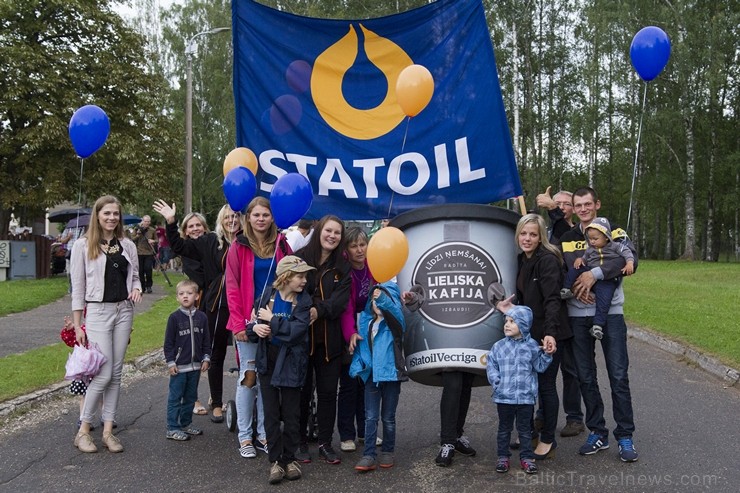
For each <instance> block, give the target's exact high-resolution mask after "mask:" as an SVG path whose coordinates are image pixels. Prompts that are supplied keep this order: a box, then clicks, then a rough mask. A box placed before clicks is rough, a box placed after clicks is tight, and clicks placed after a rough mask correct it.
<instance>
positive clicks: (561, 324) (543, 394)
mask: <svg viewBox="0 0 740 493" xmlns="http://www.w3.org/2000/svg"><path fill="white" fill-rule="evenodd" d="M515 242H516V245H517V247H519V249H520V250H521V252H522V253H520V254H519V257H518V262H519V271H518V274H517V279H516V297H517V300H518V302H519V304H521V305H526V306H528V307H529V308H531V309H532V313H533V315H534V319H533V321H532V329H531V336H532V339H534V340H535V341H537V342H541V343H542V345H543V346H544V347H545V352H546V353H548V354H552V363H551V364H550V366H549V367H548V368H547V370H545V372H544V373H539V374H538V384H539V398H540V406H541V408H542V413H543V420H544V424H543V428H542V431H541V432H540V441H539V444H538V445H537V448H536V449H535V451H534V455H535V458H536V459H539V460H543V459H546V458H548V457H552V456H553V455H554V452H555V448H557V442H556V441H555V428H556V426H557V419H558V409H559V407H560V402H559V399H558V393H557V388H556V386H555V382H556V378H557V375H558V368H559V366H560V361H561V358H562V354H563V352H564V351H566V350H569V349H570V339H571V338H572V337H573V333H572V332H571V330H570V325H569V323H568V310H567V308H566V305H565V302H564V301H563V300H562V299H560V289H561V288H562V286H563V276H564V273H565V271H564V267H563V257H562V255H561V254H560V250H558V249H557V248H556V247H555V246H553V245H552V244H551V243H550V242H549V241H548V240H547V229H546V227H545V221H544V219H542V217H541V216H539V215H538V214H527V215H526V216H524V217H522V218H521V219H520V220H519V223H518V224H517V227H516V235H515ZM510 300H511V298H509V299H508V300H505V301H503V302H501V303H499V304H498V305H497V308H498V309H499V310H501V311H503V312H506V311H507V310H508V309H509V308H510V307H511V306H512V305H511V302H510ZM533 436H534V435H533Z"/></svg>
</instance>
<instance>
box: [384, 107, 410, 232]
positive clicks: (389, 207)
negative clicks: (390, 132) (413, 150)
mask: <svg viewBox="0 0 740 493" xmlns="http://www.w3.org/2000/svg"><path fill="white" fill-rule="evenodd" d="M410 122H411V117H410V116H409V117H406V130H405V131H404V133H403V142H402V143H401V154H403V150H404V149H405V148H406V137H407V136H408V135H409V123H410ZM400 176H401V164H400V163H399V165H398V173H397V174H396V180H398V179H399V177H400ZM395 195H396V192H395V191H392V192H391V202H390V204H388V217H387V218H386V219H390V218H391V209H392V208H393V197H394V196H395Z"/></svg>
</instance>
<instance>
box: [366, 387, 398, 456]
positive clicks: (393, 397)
mask: <svg viewBox="0 0 740 493" xmlns="http://www.w3.org/2000/svg"><path fill="white" fill-rule="evenodd" d="M400 395H401V382H378V383H375V382H373V381H372V375H371V376H370V378H369V379H368V381H367V382H365V451H364V452H363V455H367V456H369V457H375V454H376V452H375V439H376V438H377V436H378V417H380V419H382V420H383V445H382V446H381V449H380V450H381V451H382V452H393V451H394V449H395V448H396V408H397V407H398V397H399V396H400Z"/></svg>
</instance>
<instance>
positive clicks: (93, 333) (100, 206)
mask: <svg viewBox="0 0 740 493" xmlns="http://www.w3.org/2000/svg"><path fill="white" fill-rule="evenodd" d="M92 216H93V219H92V220H91V221H90V227H89V228H88V230H87V233H86V234H85V236H83V237H82V238H80V239H79V240H78V241H76V242H75V244H74V248H73V249H72V256H71V266H72V267H71V280H72V314H73V317H72V318H73V321H74V327H75V337H76V339H77V343H78V344H80V345H86V344H87V342H88V340H89V341H90V342H93V343H96V344H97V345H98V346H99V348H100V351H101V352H102V353H103V354H104V355H105V357H106V362H105V364H104V365H103V366H102V367H101V369H100V372H99V373H98V374H97V375H96V376H95V378H93V380H92V382H90V385H89V386H88V389H87V394H86V395H85V405H84V408H83V411H82V418H81V420H82V423H81V425H80V429H79V431H78V433H77V436H76V437H75V440H74V444H75V446H76V447H77V448H78V449H80V451H82V452H97V450H98V449H97V447H96V446H95V443H94V442H93V440H92V437H91V436H90V423H92V420H93V416H94V414H95V410H96V409H98V407H99V405H100V400H101V399H102V400H103V412H102V420H103V445H104V446H105V447H106V448H108V450H109V451H111V452H122V451H123V446H122V445H121V442H120V441H119V440H118V438H117V437H116V436H114V435H113V423H114V421H115V419H116V410H117V409H118V396H119V394H120V391H121V373H122V370H123V358H124V356H125V354H126V348H127V347H128V342H129V337H130V335H131V327H132V325H133V320H134V303H138V302H139V301H141V282H140V281H139V260H138V257H137V255H136V246H135V245H134V243H133V242H132V241H131V240H129V239H128V238H126V237H125V236H124V233H123V225H122V222H121V216H122V211H121V203H120V202H119V201H118V199H117V198H115V197H113V196H111V195H105V196H103V197H100V198H99V199H98V200H96V201H95V205H94V206H93V210H92ZM85 307H87V314H86V320H85V324H86V331H87V332H85V331H83V330H82V329H81V328H80V327H81V325H82V313H83V310H84V309H85Z"/></svg>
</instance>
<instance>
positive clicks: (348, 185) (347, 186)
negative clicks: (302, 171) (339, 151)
mask: <svg viewBox="0 0 740 493" xmlns="http://www.w3.org/2000/svg"><path fill="white" fill-rule="evenodd" d="M335 173H336V174H337V176H339V182H338V183H337V182H335V181H332V178H334V174H335ZM303 176H306V175H303ZM329 190H344V195H345V196H346V197H347V198H348V199H356V198H357V190H355V186H354V184H353V183H352V178H350V177H349V175H348V174H347V172H346V171H344V168H343V167H342V161H340V160H339V159H327V160H326V168H324V171H323V173H321V178H319V195H329Z"/></svg>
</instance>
